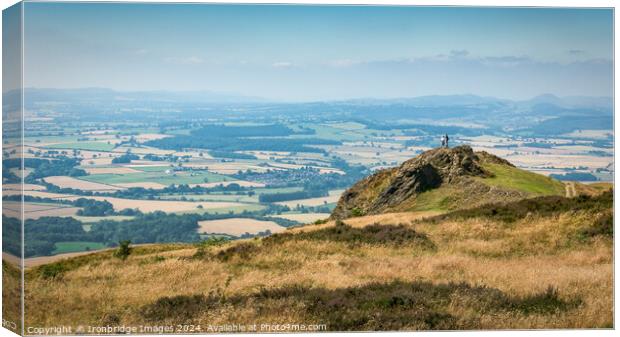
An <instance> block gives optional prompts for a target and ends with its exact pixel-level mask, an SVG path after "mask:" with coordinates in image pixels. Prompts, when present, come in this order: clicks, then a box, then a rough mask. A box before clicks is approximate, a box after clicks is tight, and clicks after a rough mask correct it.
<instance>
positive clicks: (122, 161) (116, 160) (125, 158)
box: [112, 152, 140, 164]
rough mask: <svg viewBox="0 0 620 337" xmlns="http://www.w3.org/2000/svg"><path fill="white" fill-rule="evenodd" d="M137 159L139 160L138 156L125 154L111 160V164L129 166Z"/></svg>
mask: <svg viewBox="0 0 620 337" xmlns="http://www.w3.org/2000/svg"><path fill="white" fill-rule="evenodd" d="M138 159H140V157H139V156H138V155H135V154H133V153H129V152H127V153H125V154H124V155H122V156H119V157H116V158H114V159H112V164H129V163H131V161H132V160H138Z"/></svg>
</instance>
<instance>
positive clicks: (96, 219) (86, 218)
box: [72, 215, 134, 224]
mask: <svg viewBox="0 0 620 337" xmlns="http://www.w3.org/2000/svg"><path fill="white" fill-rule="evenodd" d="M72 218H74V219H76V220H78V221H80V222H82V223H84V224H93V223H96V222H99V221H103V220H111V221H123V220H131V219H133V218H134V217H133V216H128V215H108V216H77V215H74V216H72Z"/></svg>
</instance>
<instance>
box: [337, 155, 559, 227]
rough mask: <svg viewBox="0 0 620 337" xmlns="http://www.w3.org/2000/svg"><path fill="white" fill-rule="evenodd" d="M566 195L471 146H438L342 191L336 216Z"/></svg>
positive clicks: (443, 208) (556, 184)
mask: <svg viewBox="0 0 620 337" xmlns="http://www.w3.org/2000/svg"><path fill="white" fill-rule="evenodd" d="M564 194H565V188H564V185H563V184H562V183H561V182H559V181H557V180H554V179H551V178H548V177H545V176H542V175H539V174H536V173H532V172H528V171H525V170H521V169H518V168H516V167H515V166H514V165H512V164H511V163H510V162H508V161H506V160H504V159H501V158H499V157H497V156H494V155H492V154H489V153H487V152H474V151H473V150H472V148H471V147H469V146H458V147H455V148H451V149H448V148H438V149H433V150H429V151H426V152H424V153H422V154H420V155H419V156H417V157H415V158H413V159H410V160H408V161H406V162H404V163H403V164H402V165H400V166H399V167H395V168H390V169H385V170H382V171H379V172H377V173H375V174H373V175H371V176H369V177H367V178H365V179H363V180H361V181H360V182H358V183H357V184H355V185H354V186H352V187H351V188H350V189H349V190H347V191H346V192H345V193H344V194H343V195H342V197H341V199H340V201H339V202H338V205H337V206H336V208H335V210H334V212H333V214H332V218H337V219H343V218H349V217H352V216H361V215H369V214H380V213H385V212H402V211H447V210H455V209H463V208H470V207H475V206H479V205H482V204H485V203H489V202H494V201H498V200H500V201H505V202H508V201H516V200H520V199H524V198H527V197H535V196H545V195H564Z"/></svg>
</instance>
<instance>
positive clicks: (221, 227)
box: [198, 218, 286, 236]
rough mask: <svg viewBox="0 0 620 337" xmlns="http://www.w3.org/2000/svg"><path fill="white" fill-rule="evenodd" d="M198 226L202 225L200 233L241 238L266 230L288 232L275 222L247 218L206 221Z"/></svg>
mask: <svg viewBox="0 0 620 337" xmlns="http://www.w3.org/2000/svg"><path fill="white" fill-rule="evenodd" d="M198 225H200V228H199V229H198V232H199V233H217V234H230V235H235V236H240V235H243V234H244V233H250V234H256V233H258V232H264V231H266V230H270V231H271V232H272V233H278V232H282V231H284V230H286V228H284V227H282V226H280V225H278V224H277V223H275V222H273V221H261V220H256V219H246V218H231V219H220V220H205V221H200V222H198Z"/></svg>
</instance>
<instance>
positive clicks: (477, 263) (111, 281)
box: [5, 192, 613, 332]
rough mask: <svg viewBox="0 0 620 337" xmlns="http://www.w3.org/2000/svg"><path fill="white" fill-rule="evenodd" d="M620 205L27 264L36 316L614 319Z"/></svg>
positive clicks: (537, 208)
mask: <svg viewBox="0 0 620 337" xmlns="http://www.w3.org/2000/svg"><path fill="white" fill-rule="evenodd" d="M612 204H613V200H612V194H611V193H609V192H606V193H603V194H602V195H599V196H595V197H587V196H583V197H578V198H570V199H569V198H564V197H557V196H548V197H539V198H536V199H528V200H526V201H518V202H514V203H503V204H498V205H491V206H484V207H480V208H473V209H469V210H463V211H455V212H450V213H445V214H442V215H439V216H429V213H428V212H426V213H425V212H409V213H389V214H380V215H372V216H364V217H356V218H352V219H348V220H345V222H344V223H342V222H339V221H337V222H334V221H332V222H329V223H326V224H323V225H313V226H305V227H301V228H296V229H291V230H289V231H287V232H286V233H282V234H275V235H273V236H271V237H266V238H262V239H257V240H246V241H237V242H231V243H225V244H221V245H218V244H205V245H201V246H192V245H152V246H141V247H136V248H134V251H133V252H132V254H131V255H130V256H129V257H128V258H127V259H126V260H121V259H118V258H115V257H113V254H112V252H109V251H108V252H101V253H95V254H91V255H87V256H81V257H76V258H72V259H68V260H65V261H60V262H56V263H53V264H49V265H43V266H39V267H36V268H32V269H29V270H27V272H26V298H28V301H27V302H26V324H27V325H32V326H51V324H62V325H67V326H73V325H77V324H81V325H92V326H107V325H109V326H113V327H114V326H139V325H145V326H159V325H164V324H181V323H185V324H201V325H202V329H203V330H201V331H202V332H211V331H209V330H207V329H209V326H210V325H209V324H212V325H216V326H220V325H225V324H233V323H237V324H253V323H258V324H259V326H260V324H262V323H270V324H325V328H326V329H327V330H330V331H341V330H428V329H507V328H512V329H528V328H547V329H549V328H595V327H611V326H612V325H613V265H612V263H613V238H612V229H613V216H612ZM7 275H10V273H8V274H7V273H5V277H9V276H7ZM289 329H294V328H289ZM261 331H263V332H265V331H269V330H261ZM289 331H294V330H289Z"/></svg>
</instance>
